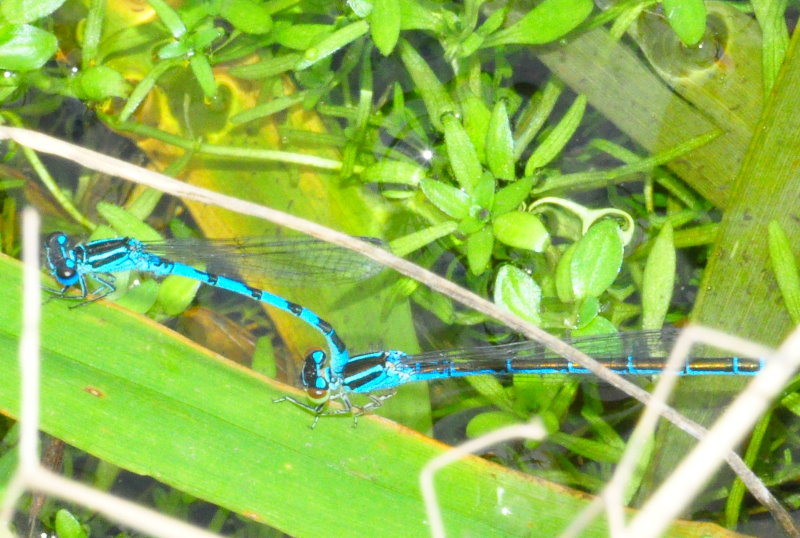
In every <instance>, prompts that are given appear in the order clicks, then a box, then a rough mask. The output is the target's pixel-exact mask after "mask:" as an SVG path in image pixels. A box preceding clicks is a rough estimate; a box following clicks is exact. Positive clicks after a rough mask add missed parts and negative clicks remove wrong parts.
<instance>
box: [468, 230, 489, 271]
mask: <svg viewBox="0 0 800 538" xmlns="http://www.w3.org/2000/svg"><path fill="white" fill-rule="evenodd" d="M493 247H494V235H492V229H491V228H490V227H489V226H485V227H483V228H481V229H480V230H478V231H477V232H475V233H473V234H471V235H470V236H469V237H468V238H467V265H469V270H470V271H472V274H474V275H480V274H481V273H483V272H484V271H486V267H487V266H488V265H489V260H490V259H491V257H492V248H493Z"/></svg>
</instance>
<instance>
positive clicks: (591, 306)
mask: <svg viewBox="0 0 800 538" xmlns="http://www.w3.org/2000/svg"><path fill="white" fill-rule="evenodd" d="M599 313H600V301H598V300H597V297H586V298H584V299H582V300H581V302H580V303H579V304H578V319H577V321H576V325H577V328H578V329H580V328H581V327H586V326H587V325H589V324H590V323H591V322H592V321H594V320H595V319H596V318H597V315H598V314H599ZM615 332H616V331H615Z"/></svg>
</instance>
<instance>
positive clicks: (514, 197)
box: [492, 177, 535, 218]
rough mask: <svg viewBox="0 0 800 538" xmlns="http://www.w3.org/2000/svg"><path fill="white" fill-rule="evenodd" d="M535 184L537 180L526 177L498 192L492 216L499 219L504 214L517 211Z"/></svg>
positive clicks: (495, 196)
mask: <svg viewBox="0 0 800 538" xmlns="http://www.w3.org/2000/svg"><path fill="white" fill-rule="evenodd" d="M534 182H535V179H534V178H533V177H526V178H522V179H520V180H518V181H515V182H513V183H510V184H509V185H506V186H505V187H503V188H502V189H500V190H499V191H497V192H496V193H495V195H494V205H492V216H493V217H495V218H497V217H499V216H500V215H502V214H503V213H508V212H509V211H513V210H515V209H517V208H518V207H519V206H520V205H521V204H522V202H524V201H525V199H526V198H527V197H528V195H529V194H530V193H531V189H532V188H533V183H534Z"/></svg>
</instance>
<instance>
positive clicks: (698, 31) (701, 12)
mask: <svg viewBox="0 0 800 538" xmlns="http://www.w3.org/2000/svg"><path fill="white" fill-rule="evenodd" d="M662 5H663V6H664V15H665V16H666V18H667V22H669V25H670V26H671V27H672V29H673V30H674V31H675V34H677V36H678V37H679V38H680V40H681V41H683V43H684V44H685V45H686V46H689V47H691V46H694V45H697V44H698V43H699V42H700V40H701V39H703V35H704V34H705V32H706V4H705V0H663V1H662Z"/></svg>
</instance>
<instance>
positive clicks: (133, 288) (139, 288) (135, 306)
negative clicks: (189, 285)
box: [109, 273, 177, 314]
mask: <svg viewBox="0 0 800 538" xmlns="http://www.w3.org/2000/svg"><path fill="white" fill-rule="evenodd" d="M176 278H177V277H176ZM129 283H131V285H130V286H129ZM114 285H115V286H116V288H117V291H116V292H115V293H114V294H112V296H111V297H109V298H112V297H113V298H114V299H113V300H114V302H115V303H116V304H118V305H120V306H121V307H123V308H127V309H128V310H130V311H131V312H136V313H137V314H144V313H145V312H150V311H151V310H152V308H153V306H154V305H155V304H156V301H157V300H158V294H159V289H160V288H161V284H160V283H159V282H156V281H155V280H149V279H148V280H141V281H140V280H138V278H137V279H136V280H134V275H132V274H131V273H125V274H124V276H123V275H120V276H118V277H117V279H116V280H115V281H114Z"/></svg>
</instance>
